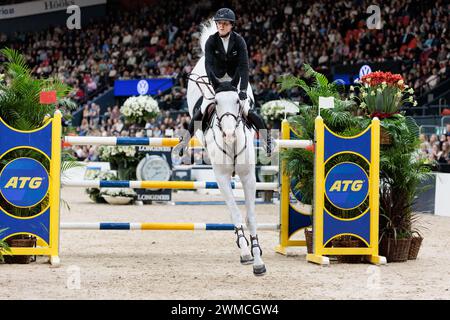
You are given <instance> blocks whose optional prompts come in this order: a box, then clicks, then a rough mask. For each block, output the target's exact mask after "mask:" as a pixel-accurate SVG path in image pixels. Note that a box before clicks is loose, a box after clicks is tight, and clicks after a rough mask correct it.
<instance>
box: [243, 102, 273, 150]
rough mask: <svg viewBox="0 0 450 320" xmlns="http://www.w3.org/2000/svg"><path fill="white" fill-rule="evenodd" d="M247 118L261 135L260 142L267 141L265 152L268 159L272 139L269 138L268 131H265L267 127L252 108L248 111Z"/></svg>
mask: <svg viewBox="0 0 450 320" xmlns="http://www.w3.org/2000/svg"><path fill="white" fill-rule="evenodd" d="M247 118H248V120H249V121H250V123H251V124H252V125H254V126H255V128H256V129H257V130H258V132H259V133H260V134H261V133H262V136H261V135H260V139H261V140H262V141H267V144H266V152H267V155H268V156H269V157H270V156H271V154H272V138H271V136H270V132H269V130H267V126H266V123H265V121H264V119H263V118H262V117H261V116H260V115H259V114H257V113H256V112H255V110H254V109H253V108H249V109H248V111H247ZM260 130H264V131H260Z"/></svg>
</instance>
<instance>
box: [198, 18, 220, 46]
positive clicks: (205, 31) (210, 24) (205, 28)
mask: <svg viewBox="0 0 450 320" xmlns="http://www.w3.org/2000/svg"><path fill="white" fill-rule="evenodd" d="M200 28H201V31H200V45H201V47H202V54H205V45H206V41H207V40H208V38H209V36H211V35H213V34H214V33H216V32H217V26H216V23H215V22H214V20H213V19H212V18H210V19H209V20H207V21H206V22H204V23H202V24H201V25H200Z"/></svg>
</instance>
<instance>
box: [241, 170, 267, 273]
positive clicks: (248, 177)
mask: <svg viewBox="0 0 450 320" xmlns="http://www.w3.org/2000/svg"><path fill="white" fill-rule="evenodd" d="M241 172H242V173H243V174H240V175H239V177H240V179H241V182H242V186H243V188H244V195H245V207H246V209H247V217H246V223H247V226H248V229H249V231H250V243H251V250H252V251H251V253H252V256H253V257H254V261H253V273H254V274H255V275H263V274H264V273H266V266H265V264H264V261H263V260H262V258H261V255H262V250H261V247H260V246H259V241H258V235H257V231H258V230H257V229H258V225H257V222H256V213H255V200H256V199H255V198H256V177H255V166H254V165H253V166H251V168H245V169H243V170H241Z"/></svg>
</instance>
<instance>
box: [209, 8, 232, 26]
mask: <svg viewBox="0 0 450 320" xmlns="http://www.w3.org/2000/svg"><path fill="white" fill-rule="evenodd" d="M214 21H230V22H231V23H233V24H234V23H235V22H236V15H235V14H234V12H233V10H231V9H228V8H222V9H219V10H217V12H216V14H215V15H214Z"/></svg>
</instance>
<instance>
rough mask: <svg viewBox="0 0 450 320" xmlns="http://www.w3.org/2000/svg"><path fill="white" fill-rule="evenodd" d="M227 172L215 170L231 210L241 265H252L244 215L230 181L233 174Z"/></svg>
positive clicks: (220, 169) (223, 169)
mask: <svg viewBox="0 0 450 320" xmlns="http://www.w3.org/2000/svg"><path fill="white" fill-rule="evenodd" d="M231 170H232V168H231ZM220 171H221V172H220ZM226 171H227V170H226V169H225V168H214V173H215V176H216V180H217V184H218V185H219V188H220V191H221V193H222V195H223V197H224V199H225V202H226V204H227V206H228V209H230V213H231V220H232V221H233V224H234V229H235V233H236V237H237V239H236V243H237V245H238V247H239V249H240V251H241V263H242V264H251V263H252V262H253V257H252V255H251V252H250V250H249V248H248V245H249V243H248V240H247V238H246V237H245V234H244V228H243V221H242V214H241V212H240V210H239V208H238V206H237V205H236V201H235V200H234V196H233V190H232V188H231V180H230V176H231V172H230V173H228V172H226Z"/></svg>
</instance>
